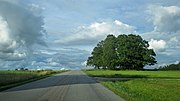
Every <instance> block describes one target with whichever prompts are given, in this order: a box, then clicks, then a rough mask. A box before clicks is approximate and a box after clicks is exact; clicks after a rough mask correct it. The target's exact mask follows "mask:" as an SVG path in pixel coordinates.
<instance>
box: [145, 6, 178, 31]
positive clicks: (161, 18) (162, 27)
mask: <svg viewBox="0 0 180 101" xmlns="http://www.w3.org/2000/svg"><path fill="white" fill-rule="evenodd" d="M148 12H149V13H150V14H151V15H152V18H151V20H152V21H153V24H154V26H155V27H154V30H155V31H158V32H166V33H174V32H178V31H180V7H178V6H167V7H166V6H157V5H156V6H155V5H153V6H149V10H148Z"/></svg>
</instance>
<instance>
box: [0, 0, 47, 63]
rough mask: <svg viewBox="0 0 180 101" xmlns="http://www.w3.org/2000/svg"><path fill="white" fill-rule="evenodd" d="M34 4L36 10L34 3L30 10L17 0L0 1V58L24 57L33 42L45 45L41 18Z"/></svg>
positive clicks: (18, 58) (13, 58)
mask: <svg viewBox="0 0 180 101" xmlns="http://www.w3.org/2000/svg"><path fill="white" fill-rule="evenodd" d="M35 6H36V11H37V9H38V8H40V7H39V6H37V5H35V4H34V5H32V7H31V8H33V10H32V9H30V8H28V7H27V5H23V4H22V3H21V2H20V1H19V0H17V1H15V2H13V1H10V0H2V1H0V59H3V60H20V59H24V58H25V57H26V56H27V54H28V52H30V51H29V50H31V47H32V46H33V45H34V44H40V45H45V42H44V39H43V37H44V33H45V30H44V28H43V25H44V22H43V18H42V17H41V16H40V13H39V14H38V15H37V14H35V13H34V12H35Z"/></svg>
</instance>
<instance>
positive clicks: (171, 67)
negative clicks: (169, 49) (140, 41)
mask: <svg viewBox="0 0 180 101" xmlns="http://www.w3.org/2000/svg"><path fill="white" fill-rule="evenodd" d="M159 70H180V62H179V63H178V64H170V65H167V66H163V67H162V66H160V67H159Z"/></svg>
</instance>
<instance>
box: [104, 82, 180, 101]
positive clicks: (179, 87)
mask: <svg viewBox="0 0 180 101" xmlns="http://www.w3.org/2000/svg"><path fill="white" fill-rule="evenodd" d="M102 84H103V85H104V86H106V87H108V88H109V89H110V90H112V91H114V92H115V93H116V94H118V95H120V96H121V97H123V98H125V99H126V100H128V101H179V99H180V80H163V79H158V80H155V79H150V80H148V79H136V80H130V81H116V82H102Z"/></svg>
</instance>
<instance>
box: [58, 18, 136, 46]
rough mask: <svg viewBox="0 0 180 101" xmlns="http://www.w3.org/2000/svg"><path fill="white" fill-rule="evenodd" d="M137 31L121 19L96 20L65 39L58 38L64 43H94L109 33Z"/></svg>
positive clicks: (80, 27)
mask: <svg viewBox="0 0 180 101" xmlns="http://www.w3.org/2000/svg"><path fill="white" fill-rule="evenodd" d="M131 33H136V31H135V27H133V26H130V25H128V24H125V23H123V22H121V21H119V20H115V21H107V22H94V23H92V24H90V25H88V26H79V27H78V28H77V29H76V31H75V33H74V34H73V35H71V36H69V37H67V38H66V39H64V40H56V42H57V43H59V44H64V45H92V44H96V42H98V41H100V40H102V39H103V38H105V37H106V35H108V34H114V35H116V36H117V35H119V34H131Z"/></svg>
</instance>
